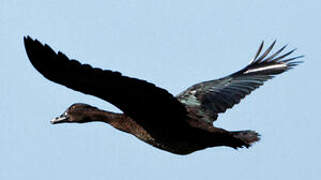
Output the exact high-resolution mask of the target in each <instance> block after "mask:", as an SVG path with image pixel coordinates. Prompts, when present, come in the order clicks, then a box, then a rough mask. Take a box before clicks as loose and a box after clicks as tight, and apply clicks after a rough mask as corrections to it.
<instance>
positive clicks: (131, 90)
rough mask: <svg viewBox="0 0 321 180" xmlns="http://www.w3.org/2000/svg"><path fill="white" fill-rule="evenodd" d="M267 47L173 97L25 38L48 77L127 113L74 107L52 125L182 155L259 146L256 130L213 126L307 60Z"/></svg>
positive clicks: (34, 62)
mask: <svg viewBox="0 0 321 180" xmlns="http://www.w3.org/2000/svg"><path fill="white" fill-rule="evenodd" d="M263 44H264V42H262V43H261V45H260V47H259V49H258V51H257V53H256V55H255V57H254V58H253V60H252V61H251V62H250V63H249V64H248V65H247V66H246V67H244V68H243V69H241V70H240V71H237V72H235V73H233V74H231V75H228V76H226V77H223V78H220V79H217V80H210V81H204V82H201V83H198V84H195V85H193V86H191V87H190V88H188V89H186V90H185V91H183V92H182V93H180V94H179V95H177V96H174V95H172V94H170V93H169V92H168V91H166V90H165V89H162V88H160V87H157V86H156V85H154V84H152V83H149V82H147V81H144V80H140V79H136V78H132V77H127V76H124V75H122V74H121V73H119V72H116V71H111V70H102V69H100V68H95V67H92V66H91V65H88V64H81V63H80V62H78V61H76V60H73V59H69V58H68V57H67V56H66V55H65V54H63V53H62V52H60V51H59V52H58V53H56V52H55V51H54V50H53V49H51V48H50V47H49V46H48V45H47V44H45V45H44V44H42V43H40V42H39V41H38V40H33V39H32V38H31V37H29V36H27V37H24V45H25V48H26V52H27V55H28V57H29V60H30V62H31V64H32V65H33V66H34V67H35V68H36V70H37V71H38V72H40V73H41V74H42V75H43V76H44V77H45V78H47V79H48V80H51V81H53V82H56V83H58V84H61V85H64V86H66V87H68V88H71V89H73V90H75V91H79V92H82V93H85V94H89V95H93V96H96V97H98V98H101V99H103V100H105V101H108V102H110V103H111V104H113V105H115V106H116V107H117V108H119V109H120V110H121V111H123V113H114V112H110V111H106V110H102V109H99V108H97V107H94V106H91V105H88V104H82V103H76V104H73V105H71V106H70V107H69V108H68V109H67V110H66V111H65V112H64V113H63V114H62V115H60V116H59V117H56V118H54V119H53V120H51V123H52V124H58V123H87V122H93V121H100V122H104V123H108V124H110V125H111V126H113V127H115V128H116V129H118V130H120V131H123V132H126V133H130V134H132V135H134V136H136V137H137V138H138V139H140V140H142V141H144V142H146V143H148V144H150V145H152V146H154V147H156V148H159V149H162V150H165V151H168V152H171V153H174V154H180V155H186V154H190V153H192V152H195V151H198V150H202V149H205V148H210V147H216V146H227V147H231V148H234V149H237V148H242V147H247V148H248V147H250V146H251V145H252V144H253V143H254V142H257V141H259V139H260V135H259V134H258V133H257V132H255V131H252V130H243V131H227V130H225V129H222V128H218V127H215V126H214V125H213V122H214V121H215V120H216V119H217V117H218V115H219V114H220V113H224V112H225V111H226V110H227V109H229V108H232V107H233V106H234V105H235V104H238V103H239V102H240V101H241V99H243V98H244V97H245V96H246V95H248V94H250V93H251V92H252V91H253V90H255V89H257V88H258V87H260V86H261V85H263V83H264V82H265V81H267V80H268V79H271V78H273V77H274V76H275V75H277V74H281V73H283V72H285V71H287V70H289V69H292V68H293V67H294V66H296V65H298V64H299V63H301V62H302V61H298V60H297V59H299V58H302V57H303V56H296V57H289V55H290V54H292V53H293V52H294V51H295V49H294V50H291V51H289V52H287V53H283V54H282V52H283V50H284V49H285V48H286V46H283V47H282V48H281V49H279V50H278V51H276V52H274V53H273V54H272V53H271V50H272V49H273V47H274V45H275V41H274V42H273V43H272V44H271V45H270V46H269V47H268V48H267V49H266V50H265V51H264V52H263V51H262V49H263Z"/></svg>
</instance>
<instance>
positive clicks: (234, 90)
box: [177, 41, 303, 124]
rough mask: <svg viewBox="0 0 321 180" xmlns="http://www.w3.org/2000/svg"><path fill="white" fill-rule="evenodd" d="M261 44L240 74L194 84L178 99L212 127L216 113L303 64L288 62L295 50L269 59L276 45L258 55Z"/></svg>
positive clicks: (292, 60)
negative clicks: (275, 77) (266, 82)
mask: <svg viewBox="0 0 321 180" xmlns="http://www.w3.org/2000/svg"><path fill="white" fill-rule="evenodd" d="M263 44H264V42H262V43H261V45H260V47H259V49H258V51H257V53H256V55H255V57H254V59H253V60H252V61H251V62H250V64H249V65H248V66H246V67H245V68H243V69H242V70H240V71H238V72H236V73H233V74H231V75H229V76H226V77H224V78H221V79H217V80H211V81H206V82H202V83H199V84H195V85H193V86H192V87H190V88H188V89H187V90H186V91H184V92H182V93H181V94H179V95H178V96H177V98H178V99H179V101H180V102H181V103H183V104H185V105H186V106H187V107H188V108H192V109H194V113H196V115H197V116H199V117H201V119H202V120H204V121H206V122H208V123H210V124H211V123H212V122H213V121H215V120H216V119H217V116H218V114H219V113H223V112H225V111H226V109H228V108H232V107H233V106H234V105H235V104H238V103H239V102H240V100H241V99H243V98H244V97H245V96H246V95H248V94H250V93H251V92H252V91H253V90H255V89H256V88H258V87H260V86H261V85H263V83H264V82H265V81H267V80H268V79H271V78H273V77H274V76H275V75H277V74H280V73H283V72H285V71H287V70H289V69H292V68H293V67H294V66H296V65H297V64H299V63H301V62H302V61H296V59H298V58H302V57H303V56H297V57H293V58H287V57H288V56H289V55H290V54H291V53H293V52H294V51H295V49H294V50H292V51H289V52H287V53H285V54H283V55H280V53H281V52H282V51H283V50H284V49H285V48H286V46H283V47H282V48H281V49H280V50H278V51H276V52H275V53H274V54H272V55H270V56H268V55H269V54H270V52H271V50H272V49H273V47H274V45H275V41H274V42H273V43H272V45H271V46H270V47H269V48H268V49H267V50H265V52H264V53H263V54H262V55H261V51H262V49H263ZM195 111H196V112H195Z"/></svg>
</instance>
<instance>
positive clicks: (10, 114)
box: [0, 0, 321, 180]
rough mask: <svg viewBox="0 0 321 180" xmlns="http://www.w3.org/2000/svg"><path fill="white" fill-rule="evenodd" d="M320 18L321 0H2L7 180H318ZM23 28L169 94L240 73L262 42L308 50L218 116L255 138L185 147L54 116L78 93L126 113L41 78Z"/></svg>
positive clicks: (0, 67) (1, 115)
mask: <svg viewBox="0 0 321 180" xmlns="http://www.w3.org/2000/svg"><path fill="white" fill-rule="evenodd" d="M320 19H321V1H320V0H310V1H302V0H286V1H278V0H269V1H256V0H242V1H212V0H204V1H186V0H184V1H183V0H177V1H173V0H162V1H154V0H140V1H139V0H109V1H98V0H96V1H77V0H69V1H68V0H47V1H45V0H28V1H27V0H1V1H0V82H1V85H0V98H1V100H0V120H1V122H0V179H1V180H21V179H35V180H44V179H48V180H56V179H62V180H63V179H77V180H103V179H134V180H135V179H153V180H154V179H155V180H160V179H170V180H171V179H248V180H250V179H253V180H254V179H266V180H271V179H282V180H283V179H291V180H299V179H309V180H310V179H314V180H317V179H320V174H321V162H320V161H321V158H320V150H321V145H320V142H321V140H320V139H321V133H320V128H321V119H320V115H321V113H320V101H321V99H320V90H321V86H320V79H319V77H320V65H321V35H320V34H321V21H320ZM24 35H31V36H32V37H33V38H37V39H39V40H40V41H42V42H44V43H48V44H49V45H51V46H52V47H53V48H54V49H55V50H61V51H63V52H64V53H66V54H67V55H68V56H69V57H71V58H75V59H78V60H80V61H81V62H83V63H90V64H92V65H94V66H99V67H103V68H107V69H113V70H118V71H121V72H122V73H123V74H125V75H129V76H135V77H138V78H143V79H146V80H148V81H150V82H153V83H156V84H157V85H159V86H161V87H164V88H166V89H168V90H169V91H170V92H171V93H173V94H178V93H179V92H181V91H182V90H184V89H185V88H187V87H188V86H190V85H192V84H194V83H197V82H200V81H204V80H209V79H215V78H219V77H222V76H224V75H227V74H230V73H232V72H235V71H237V70H239V69H240V68H241V67H243V66H245V65H246V64H247V63H248V62H249V61H250V59H251V58H252V57H253V56H254V54H255V52H256V49H257V48H258V46H259V43H260V42H261V40H265V41H266V42H267V43H268V44H270V43H271V42H272V41H273V40H274V39H277V40H278V43H277V47H278V48H279V47H281V46H282V45H284V44H289V48H295V47H297V48H299V49H298V51H297V52H296V53H295V55H301V54H304V55H306V56H305V58H304V60H305V63H304V64H302V65H300V66H298V67H297V68H296V69H294V70H292V71H290V72H288V73H285V74H283V75H281V76H279V77H277V78H275V79H274V80H272V81H269V82H268V83H266V84H265V85H264V87H262V88H260V89H259V90H257V91H255V92H254V93H253V94H251V95H250V96H248V97H247V98H246V99H245V100H244V101H242V103H241V104H239V105H237V106H235V107H234V108H233V110H228V111H227V112H226V113H225V114H224V115H221V116H220V117H219V120H218V121H217V123H216V125H217V126H221V127H224V128H226V129H229V130H238V129H254V130H257V131H258V132H260V133H261V134H262V140H261V141H260V142H259V143H257V144H255V145H254V146H253V147H252V148H251V149H242V150H238V151H235V150H233V149H229V148H225V147H220V148H212V149H207V150H203V151H199V152H196V153H193V154H191V155H188V156H177V155H173V154H170V153H167V152H164V151H161V150H158V149H156V148H153V147H152V146H149V145H147V144H145V143H143V142H141V141H139V140H137V139H136V138H134V137H133V136H131V135H128V134H125V133H122V132H119V131H117V130H115V129H113V128H112V127H110V126H109V125H107V124H103V123H88V124H81V125H79V124H63V125H56V126H53V125H51V124H50V123H49V120H50V119H51V118H53V117H55V116H57V115H59V114H60V113H62V112H63V111H64V110H65V109H66V108H67V107H68V106H69V105H71V104H73V103H75V102H83V103H88V104H91V105H94V106H98V107H100V108H103V109H108V110H114V111H118V110H117V109H116V108H115V107H114V106H112V105H110V104H108V103H106V102H104V101H102V100H99V99H97V98H95V97H92V96H87V95H84V94H82V93H78V92H75V91H72V90H70V89H67V88H65V87H63V86H60V85H57V84H55V83H52V82H50V81H48V80H46V79H45V78H44V77H42V76H41V75H40V74H39V73H38V72H37V71H36V70H35V69H34V68H33V67H32V66H31V64H30V63H29V61H28V59H27V56H26V53H25V50H24V46H23V41H22V39H23V36H24ZM106 83H108V82H106Z"/></svg>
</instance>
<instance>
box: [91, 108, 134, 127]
mask: <svg viewBox="0 0 321 180" xmlns="http://www.w3.org/2000/svg"><path fill="white" fill-rule="evenodd" d="M90 113H91V116H90V119H91V121H99V122H105V123H108V124H110V125H111V126H113V127H115V128H117V129H119V130H121V131H125V132H130V129H129V128H130V124H129V123H130V122H131V119H130V118H129V117H128V116H126V115H124V114H121V113H114V112H109V111H103V110H99V109H97V110H96V111H92V112H90Z"/></svg>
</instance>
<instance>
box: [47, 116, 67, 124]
mask: <svg viewBox="0 0 321 180" xmlns="http://www.w3.org/2000/svg"><path fill="white" fill-rule="evenodd" d="M68 119H69V117H68V116H66V115H64V114H63V115H61V116H59V117H56V118H54V119H52V120H51V121H50V123H51V124H58V123H64V122H68Z"/></svg>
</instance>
